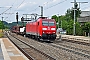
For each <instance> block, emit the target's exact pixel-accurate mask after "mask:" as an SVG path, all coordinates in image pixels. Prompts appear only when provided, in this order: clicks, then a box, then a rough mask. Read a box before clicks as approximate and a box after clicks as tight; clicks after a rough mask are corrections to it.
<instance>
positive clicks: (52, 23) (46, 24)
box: [42, 21, 55, 26]
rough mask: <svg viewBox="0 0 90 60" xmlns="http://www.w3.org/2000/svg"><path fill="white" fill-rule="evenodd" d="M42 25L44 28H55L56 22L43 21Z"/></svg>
mask: <svg viewBox="0 0 90 60" xmlns="http://www.w3.org/2000/svg"><path fill="white" fill-rule="evenodd" d="M42 25H43V26H54V25H55V24H54V22H53V21H42Z"/></svg>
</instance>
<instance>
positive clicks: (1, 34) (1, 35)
mask: <svg viewBox="0 0 90 60" xmlns="http://www.w3.org/2000/svg"><path fill="white" fill-rule="evenodd" d="M1 37H3V32H2V30H0V38H1Z"/></svg>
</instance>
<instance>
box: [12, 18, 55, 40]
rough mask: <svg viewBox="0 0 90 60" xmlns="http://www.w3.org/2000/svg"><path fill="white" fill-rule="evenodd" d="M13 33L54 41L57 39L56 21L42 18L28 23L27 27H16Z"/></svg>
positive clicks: (13, 28)
mask: <svg viewBox="0 0 90 60" xmlns="http://www.w3.org/2000/svg"><path fill="white" fill-rule="evenodd" d="M12 32H15V33H18V34H23V35H25V36H28V37H32V38H36V39H38V40H43V41H44V40H45V41H53V40H55V39H56V22H55V20H54V19H48V18H46V17H40V18H38V19H37V20H35V21H30V22H28V23H26V26H25V27H22V26H14V27H12Z"/></svg>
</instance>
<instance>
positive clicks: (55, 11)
mask: <svg viewBox="0 0 90 60" xmlns="http://www.w3.org/2000/svg"><path fill="white" fill-rule="evenodd" d="M76 1H77V2H88V3H81V4H80V9H81V10H82V11H90V0H76ZM71 2H74V0H1V1H0V20H2V17H4V18H3V20H4V21H7V22H9V23H10V22H16V13H17V12H18V15H19V21H20V19H21V17H22V16H23V17H25V15H23V14H32V13H37V14H39V15H40V14H41V8H40V7H39V6H43V16H45V17H49V18H50V17H51V16H53V15H57V16H58V15H65V13H66V11H67V9H69V8H70V9H71V8H72V7H73V6H74V4H73V3H71Z"/></svg>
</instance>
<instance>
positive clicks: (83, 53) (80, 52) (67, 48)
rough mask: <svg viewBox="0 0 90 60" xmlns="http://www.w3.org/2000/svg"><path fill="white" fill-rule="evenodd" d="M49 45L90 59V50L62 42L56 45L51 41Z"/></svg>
mask: <svg viewBox="0 0 90 60" xmlns="http://www.w3.org/2000/svg"><path fill="white" fill-rule="evenodd" d="M49 45H50V46H53V47H56V48H59V49H62V50H65V51H68V52H71V53H74V54H77V55H80V56H83V57H86V58H88V59H90V51H86V50H82V49H78V48H76V47H71V46H67V45H63V44H58V45H57V44H53V43H51V44H49Z"/></svg>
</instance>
